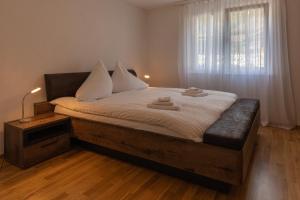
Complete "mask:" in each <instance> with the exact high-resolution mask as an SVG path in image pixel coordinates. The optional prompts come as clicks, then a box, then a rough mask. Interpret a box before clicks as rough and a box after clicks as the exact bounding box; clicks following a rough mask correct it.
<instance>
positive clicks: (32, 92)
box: [19, 87, 41, 123]
mask: <svg viewBox="0 0 300 200" xmlns="http://www.w3.org/2000/svg"><path fill="white" fill-rule="evenodd" d="M40 90H41V88H40V87H38V88H35V89H33V90H31V91H30V92H28V93H26V94H25V96H24V97H23V99H22V119H20V120H19V122H21V123H26V122H30V121H31V118H26V119H25V118H24V102H25V99H26V97H27V96H28V95H30V94H34V93H37V92H39V91H40Z"/></svg>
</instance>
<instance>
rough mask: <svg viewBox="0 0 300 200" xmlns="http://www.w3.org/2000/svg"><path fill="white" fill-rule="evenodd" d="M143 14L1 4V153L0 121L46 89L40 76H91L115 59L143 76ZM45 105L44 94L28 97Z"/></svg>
mask: <svg viewBox="0 0 300 200" xmlns="http://www.w3.org/2000/svg"><path fill="white" fill-rule="evenodd" d="M146 20H147V17H146V13H145V11H144V10H142V9H138V8H136V7H133V6H131V5H128V4H126V3H125V2H124V1H122V0H120V1H118V0H63V1H62V0H48V1H41V0H26V1H23V0H1V1H0V94H1V96H0V134H1V138H0V153H1V152H2V148H3V122H4V121H9V120H14V119H17V118H19V117H20V114H21V104H20V103H21V99H22V96H23V95H24V94H25V93H26V92H27V91H29V90H31V89H32V88H34V87H36V86H42V87H44V83H43V74H45V73H59V72H75V71H89V70H90V69H91V67H92V66H93V65H94V64H95V63H96V62H97V60H98V59H99V58H102V59H103V60H104V62H106V63H107V65H108V66H109V68H113V67H114V65H115V63H116V62H117V60H118V59H121V60H122V61H123V62H126V63H128V64H130V65H131V66H134V67H135V69H136V70H137V71H138V73H140V74H142V73H143V72H144V69H145V67H146V65H147V58H146V41H147V35H146V31H147V30H146V24H147V23H146V22H147V21H146ZM42 100H45V91H44V90H43V92H41V93H39V94H37V95H35V96H32V97H29V98H28V101H27V102H26V105H27V107H26V113H27V114H31V113H32V103H33V102H38V101H42Z"/></svg>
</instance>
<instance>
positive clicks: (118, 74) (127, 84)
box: [112, 63, 149, 92]
mask: <svg viewBox="0 0 300 200" xmlns="http://www.w3.org/2000/svg"><path fill="white" fill-rule="evenodd" d="M112 82H113V92H123V91H127V90H138V89H145V88H147V87H148V86H149V85H148V84H147V83H145V82H144V81H142V80H140V79H139V78H137V77H135V76H134V75H133V74H131V73H130V72H128V70H127V69H126V68H124V67H122V65H121V64H120V63H118V66H117V67H116V69H115V71H114V73H113V75H112Z"/></svg>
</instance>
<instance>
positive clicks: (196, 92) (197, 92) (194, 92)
mask: <svg viewBox="0 0 300 200" xmlns="http://www.w3.org/2000/svg"><path fill="white" fill-rule="evenodd" d="M181 94H182V95H183V96H190V97H205V96H207V95H208V93H205V92H203V90H202V89H200V88H196V87H190V88H188V89H186V90H185V91H184V92H182V93H181Z"/></svg>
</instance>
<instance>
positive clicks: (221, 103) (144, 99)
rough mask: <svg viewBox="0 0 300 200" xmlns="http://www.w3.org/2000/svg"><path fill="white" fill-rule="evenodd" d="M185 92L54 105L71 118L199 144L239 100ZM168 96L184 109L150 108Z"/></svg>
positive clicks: (69, 100) (71, 100)
mask: <svg viewBox="0 0 300 200" xmlns="http://www.w3.org/2000/svg"><path fill="white" fill-rule="evenodd" d="M183 91H184V90H183V89H179V88H147V89H143V90H132V91H126V92H120V93H115V94H113V95H111V96H109V97H106V98H103V99H99V100H96V101H92V102H82V101H78V100H77V99H76V98H74V97H63V98H59V99H56V100H54V101H52V102H51V103H52V104H54V105H57V106H60V107H57V108H56V112H67V111H68V115H71V114H74V115H75V113H76V115H78V116H81V118H82V117H89V118H90V117H92V118H93V119H94V120H96V119H97V120H99V119H101V120H104V119H105V120H108V119H109V120H108V121H107V122H108V123H112V122H114V123H121V122H122V123H124V122H126V123H124V124H123V125H124V126H127V127H131V128H132V126H133V125H134V126H135V127H139V128H140V129H145V127H147V128H148V130H149V131H151V132H157V133H161V134H168V135H172V136H176V137H181V138H185V139H189V140H193V141H195V142H199V141H201V140H202V137H203V134H204V132H205V131H206V130H207V129H208V128H209V127H210V126H211V125H212V124H213V123H214V122H216V121H217V120H218V119H219V118H220V116H221V115H222V113H223V112H224V111H225V110H227V109H228V108H229V107H230V106H231V105H232V104H233V103H234V102H235V101H236V99H237V96H236V95H235V94H232V93H225V92H219V91H211V90H205V91H204V92H205V93H207V94H208V95H207V96H205V97H190V96H183V95H182V94H181V93H182V92H183ZM165 96H168V97H171V99H172V101H173V102H174V103H175V104H176V105H177V106H179V107H180V110H179V111H170V110H158V109H151V108H148V107H147V104H149V103H151V102H153V101H155V100H157V99H158V98H159V97H165ZM62 108H64V109H62ZM62 110H63V111H62ZM62 114H67V113H62ZM120 120H121V121H120ZM122 120H124V121H122ZM129 124H130V125H129Z"/></svg>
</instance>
